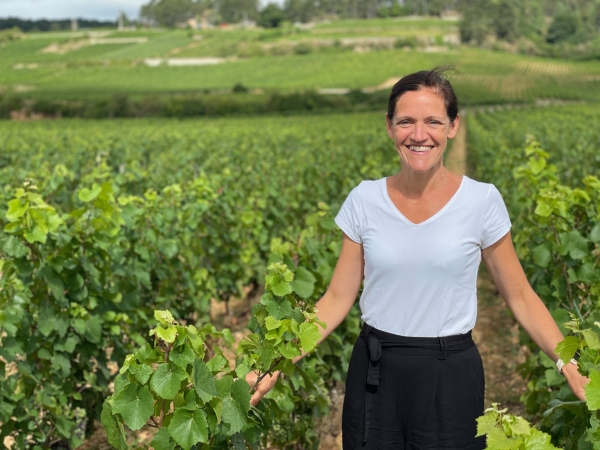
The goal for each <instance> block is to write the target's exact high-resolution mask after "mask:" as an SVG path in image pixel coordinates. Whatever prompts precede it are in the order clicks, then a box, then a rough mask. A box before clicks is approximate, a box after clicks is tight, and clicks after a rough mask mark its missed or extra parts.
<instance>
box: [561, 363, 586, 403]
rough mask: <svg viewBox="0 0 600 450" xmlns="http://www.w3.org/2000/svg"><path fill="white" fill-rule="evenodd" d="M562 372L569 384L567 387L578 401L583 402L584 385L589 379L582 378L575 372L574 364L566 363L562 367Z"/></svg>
mask: <svg viewBox="0 0 600 450" xmlns="http://www.w3.org/2000/svg"><path fill="white" fill-rule="evenodd" d="M562 372H563V374H564V376H565V377H566V378H567V381H568V382H569V387H570V388H571V390H572V391H573V393H574V394H575V395H576V396H577V397H578V398H579V400H582V401H585V385H586V384H588V383H589V382H590V379H589V378H587V377H584V376H583V375H581V374H580V373H579V371H578V370H577V366H576V365H575V364H571V363H567V364H565V365H564V366H563V368H562Z"/></svg>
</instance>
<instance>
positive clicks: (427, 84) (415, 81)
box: [387, 67, 458, 122]
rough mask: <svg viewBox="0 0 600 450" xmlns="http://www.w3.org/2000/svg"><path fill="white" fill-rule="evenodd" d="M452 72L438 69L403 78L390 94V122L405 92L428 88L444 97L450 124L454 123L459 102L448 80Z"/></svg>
mask: <svg viewBox="0 0 600 450" xmlns="http://www.w3.org/2000/svg"><path fill="white" fill-rule="evenodd" d="M450 70H452V69H450V68H447V67H436V68H435V69H433V70H422V71H420V72H415V73H411V74H410V75H406V76H405V77H403V78H401V79H400V81H398V82H397V83H396V84H395V85H394V87H393V88H392V92H391V94H390V100H389V102H388V110H387V116H388V120H390V121H391V120H392V118H393V117H394V113H395V111H396V102H397V101H398V99H399V98H400V97H402V95H403V94H404V93H405V92H408V91H418V90H419V89H422V88H428V89H431V90H433V91H435V92H436V93H438V94H439V95H441V96H442V97H443V99H444V103H445V105H446V113H447V114H448V117H449V118H450V122H454V119H456V116H457V115H458V100H457V99H456V94H455V93H454V89H452V86H451V85H450V82H449V81H448V79H447V78H446V73H447V72H449V71H450Z"/></svg>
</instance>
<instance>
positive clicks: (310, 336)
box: [298, 322, 321, 352]
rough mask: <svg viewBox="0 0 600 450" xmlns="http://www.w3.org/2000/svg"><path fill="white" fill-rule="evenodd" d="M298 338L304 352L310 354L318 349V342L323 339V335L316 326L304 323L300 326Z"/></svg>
mask: <svg viewBox="0 0 600 450" xmlns="http://www.w3.org/2000/svg"><path fill="white" fill-rule="evenodd" d="M298 337H299V338H300V346H301V347H302V350H303V351H305V352H310V351H311V350H312V349H313V348H315V347H316V345H317V342H318V340H319V339H321V333H320V332H319V329H318V328H317V326H316V325H315V324H313V323H308V322H303V323H301V324H300V332H299V333H298Z"/></svg>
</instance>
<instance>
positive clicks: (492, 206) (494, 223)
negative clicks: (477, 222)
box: [480, 185, 511, 248]
mask: <svg viewBox="0 0 600 450" xmlns="http://www.w3.org/2000/svg"><path fill="white" fill-rule="evenodd" d="M510 227H511V223H510V218H509V216H508V211H507V209H506V205H505V204H504V200H503V199H502V195H500V192H499V191H498V189H496V186H494V185H492V186H490V191H489V193H488V197H487V199H486V202H485V207H484V212H483V217H482V224H481V244H480V245H481V248H486V247H489V246H490V245H492V244H495V243H496V242H498V240H500V238H501V237H503V236H504V235H505V234H506V233H508V232H509V231H510Z"/></svg>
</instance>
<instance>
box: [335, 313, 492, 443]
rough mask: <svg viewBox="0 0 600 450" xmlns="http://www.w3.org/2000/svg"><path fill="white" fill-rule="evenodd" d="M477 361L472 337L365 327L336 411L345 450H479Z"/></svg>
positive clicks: (480, 380)
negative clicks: (341, 404)
mask: <svg viewBox="0 0 600 450" xmlns="http://www.w3.org/2000/svg"><path fill="white" fill-rule="evenodd" d="M484 388H485V381H484V377H483V364H482V362H481V356H480V355H479V351H478V350H477V346H476V345H475V343H474V342H473V339H472V338H471V333H470V332H469V333H467V334H463V335H456V336H447V337H439V338H414V337H404V336H398V335H395V334H391V333H386V332H384V331H380V330H377V329H375V328H373V327H371V326H369V325H366V324H365V325H364V326H363V329H362V331H361V334H360V336H359V338H358V340H357V341H356V344H355V345H354V350H353V352H352V357H351V359H350V367H349V369H348V377H347V379H346V396H345V399H344V408H343V413H342V438H343V446H344V450H354V449H361V450H374V449H394V450H425V449H427V450H433V449H444V450H450V449H454V450H479V449H484V448H485V446H486V443H485V437H479V438H475V434H476V432H477V424H476V421H475V419H476V418H477V417H479V416H480V415H482V414H483V409H484V407H483V393H484Z"/></svg>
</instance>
